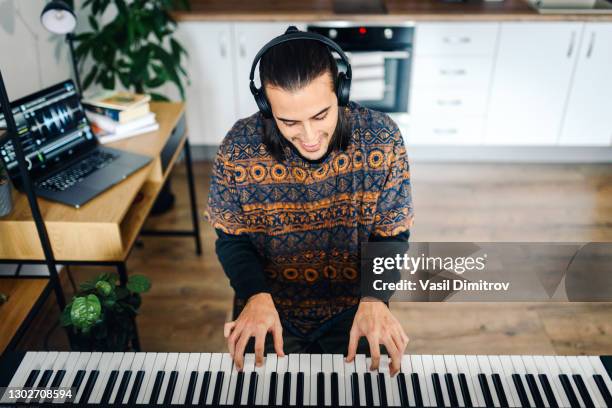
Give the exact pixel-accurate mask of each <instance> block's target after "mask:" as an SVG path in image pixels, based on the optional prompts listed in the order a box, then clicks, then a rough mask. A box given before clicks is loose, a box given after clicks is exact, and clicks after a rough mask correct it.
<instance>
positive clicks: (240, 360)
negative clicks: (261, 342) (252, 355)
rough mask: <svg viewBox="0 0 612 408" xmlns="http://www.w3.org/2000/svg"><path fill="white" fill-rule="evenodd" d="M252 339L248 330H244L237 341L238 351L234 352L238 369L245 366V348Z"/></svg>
mask: <svg viewBox="0 0 612 408" xmlns="http://www.w3.org/2000/svg"><path fill="white" fill-rule="evenodd" d="M250 339H251V335H250V334H247V333H246V332H242V336H240V339H238V342H237V343H236V352H235V353H234V363H235V364H236V368H237V369H238V370H242V368H243V367H244V349H246V346H247V343H248V342H249V340H250Z"/></svg>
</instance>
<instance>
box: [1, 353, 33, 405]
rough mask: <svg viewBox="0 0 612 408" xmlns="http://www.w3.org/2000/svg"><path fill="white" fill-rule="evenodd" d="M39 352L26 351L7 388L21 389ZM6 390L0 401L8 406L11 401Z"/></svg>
mask: <svg viewBox="0 0 612 408" xmlns="http://www.w3.org/2000/svg"><path fill="white" fill-rule="evenodd" d="M38 354H39V352H37V351H28V352H27V353H26V354H25V355H24V356H23V358H22V359H21V363H19V367H17V370H16V371H15V374H13V377H12V378H11V381H10V382H9V385H8V388H20V387H23V385H24V384H25V382H26V380H27V379H28V376H29V375H30V372H31V371H32V370H30V367H32V366H33V365H34V364H35V362H36V360H37V359H38ZM8 388H7V390H6V391H5V392H4V395H3V396H2V399H1V400H0V402H1V403H3V404H8V403H9V402H10V401H11V398H10V395H9V393H8Z"/></svg>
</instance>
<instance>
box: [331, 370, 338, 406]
mask: <svg viewBox="0 0 612 408" xmlns="http://www.w3.org/2000/svg"><path fill="white" fill-rule="evenodd" d="M331 393H332V394H331V403H332V407H337V406H339V405H340V395H339V394H340V387H339V385H338V373H335V372H334V373H332V374H331Z"/></svg>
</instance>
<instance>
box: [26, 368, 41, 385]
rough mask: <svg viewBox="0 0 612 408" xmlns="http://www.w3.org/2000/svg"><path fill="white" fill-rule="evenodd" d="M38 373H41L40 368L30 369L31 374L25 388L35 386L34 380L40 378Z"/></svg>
mask: <svg viewBox="0 0 612 408" xmlns="http://www.w3.org/2000/svg"><path fill="white" fill-rule="evenodd" d="M38 374H40V370H32V371H30V375H29V376H28V379H27V380H26V382H25V384H24V385H23V387H24V388H32V387H33V386H34V381H36V378H38Z"/></svg>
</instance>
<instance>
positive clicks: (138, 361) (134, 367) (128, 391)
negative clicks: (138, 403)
mask: <svg viewBox="0 0 612 408" xmlns="http://www.w3.org/2000/svg"><path fill="white" fill-rule="evenodd" d="M126 354H134V358H133V359H132V362H131V363H130V365H129V367H128V368H126V370H130V371H131V372H132V375H130V380H129V381H128V385H127V387H126V388H125V394H124V395H117V391H118V389H117V388H116V389H115V391H113V394H114V396H112V397H111V400H113V401H114V400H116V401H117V403H121V404H127V403H128V402H129V400H130V395H132V389H133V388H134V382H135V381H136V376H137V375H138V371H140V370H142V365H143V364H144V361H145V358H146V356H147V353H126Z"/></svg>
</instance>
